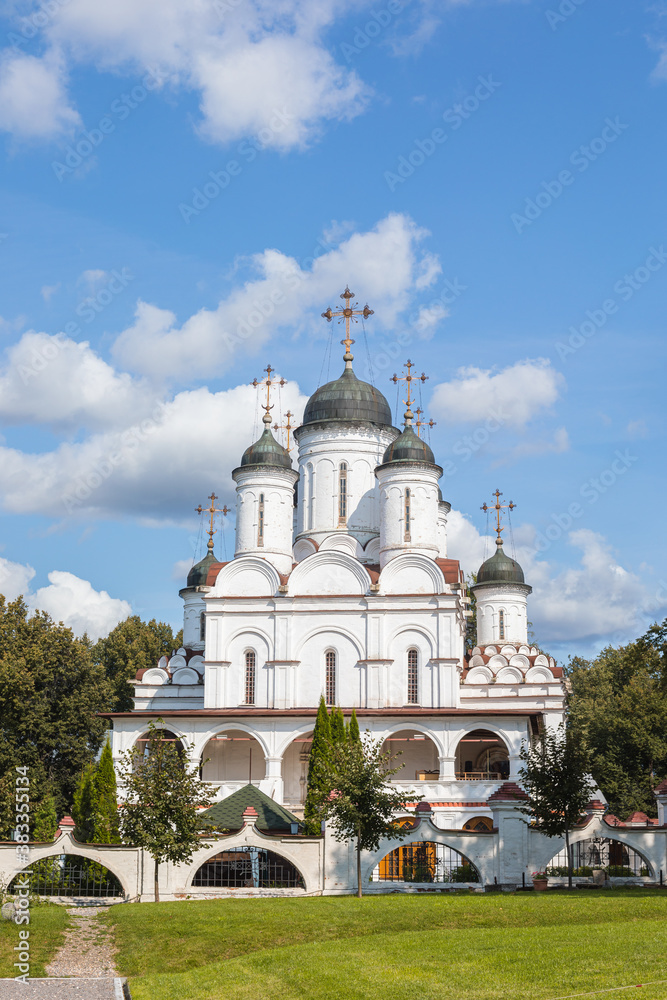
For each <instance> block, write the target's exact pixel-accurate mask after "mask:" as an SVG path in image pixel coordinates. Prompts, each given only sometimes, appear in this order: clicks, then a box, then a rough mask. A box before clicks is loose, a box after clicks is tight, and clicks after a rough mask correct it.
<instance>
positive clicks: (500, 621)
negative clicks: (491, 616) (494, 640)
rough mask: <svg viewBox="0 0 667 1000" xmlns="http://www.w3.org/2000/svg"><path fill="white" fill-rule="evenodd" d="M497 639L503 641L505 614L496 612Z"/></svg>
mask: <svg viewBox="0 0 667 1000" xmlns="http://www.w3.org/2000/svg"><path fill="white" fill-rule="evenodd" d="M498 638H499V639H504V638H505V612H504V611H499V612H498Z"/></svg>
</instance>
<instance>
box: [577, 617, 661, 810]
mask: <svg viewBox="0 0 667 1000" xmlns="http://www.w3.org/2000/svg"><path fill="white" fill-rule="evenodd" d="M663 631H664V623H663V626H657V625H656V626H653V630H649V632H648V633H647V636H644V637H643V638H642V639H639V640H638V641H637V642H633V643H629V644H628V645H627V646H622V647H620V648H618V649H615V648H613V647H611V646H610V647H607V648H606V649H604V650H603V651H602V652H601V653H600V655H599V656H598V657H597V658H596V659H595V660H593V661H587V660H583V659H581V658H579V657H576V658H574V659H573V660H571V661H570V663H569V664H568V667H567V674H568V681H569V687H570V694H569V698H568V708H569V716H570V722H571V725H572V726H573V728H575V729H576V730H577V731H578V732H580V733H582V734H585V735H586V739H587V743H588V746H589V748H590V751H591V773H592V775H593V777H594V778H595V780H596V782H597V783H598V785H599V786H600V788H601V790H602V792H603V794H604V795H605V797H606V799H607V801H608V802H609V807H610V809H611V811H612V812H613V813H615V814H616V815H618V816H620V817H621V818H622V819H625V818H626V817H627V816H628V815H629V814H630V813H631V812H634V811H635V810H639V811H642V812H645V813H647V814H648V815H649V816H655V815H656V803H655V799H654V797H653V789H654V788H655V787H656V785H658V784H659V783H660V782H661V781H662V780H663V779H664V778H665V777H667V684H666V683H665V661H664V653H663V651H662V649H661V646H662V633H663Z"/></svg>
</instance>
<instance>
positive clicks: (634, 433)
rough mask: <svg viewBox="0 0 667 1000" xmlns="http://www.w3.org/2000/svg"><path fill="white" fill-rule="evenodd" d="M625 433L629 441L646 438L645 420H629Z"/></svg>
mask: <svg viewBox="0 0 667 1000" xmlns="http://www.w3.org/2000/svg"><path fill="white" fill-rule="evenodd" d="M625 433H626V434H627V436H628V437H629V438H630V439H631V440H633V441H634V440H636V439H637V438H645V437H648V427H647V426H646V421H645V420H631V421H630V423H629V424H628V426H627V427H626V428H625Z"/></svg>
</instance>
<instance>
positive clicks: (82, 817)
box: [72, 763, 95, 844]
mask: <svg viewBox="0 0 667 1000" xmlns="http://www.w3.org/2000/svg"><path fill="white" fill-rule="evenodd" d="M94 782H95V765H94V764H92V763H90V764H86V766H85V767H84V769H83V771H82V772H81V774H80V776H79V781H78V784H77V786H76V790H75V792H74V801H73V803H72V819H73V820H74V822H75V824H76V826H75V827H74V837H75V838H76V840H78V841H79V843H80V844H89V843H90V842H91V841H92V839H93V834H94V831H95V815H94Z"/></svg>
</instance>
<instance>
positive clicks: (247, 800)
mask: <svg viewBox="0 0 667 1000" xmlns="http://www.w3.org/2000/svg"><path fill="white" fill-rule="evenodd" d="M248 806H252V807H253V809H256V810H257V814H258V817H259V818H258V820H257V829H258V830H267V831H271V832H280V831H282V832H283V833H290V828H291V826H292V824H293V823H300V820H299V819H297V817H296V816H295V815H294V814H293V813H291V812H290V811H289V809H285V808H284V807H283V806H279V805H278V803H277V802H274V801H273V799H270V798H269V796H268V795H265V794H264V792H260V790H259V788H255V786H254V785H244V787H243V788H239V790H238V791H237V792H232V794H231V795H228V796H227V798H226V799H222V801H221V802H216V803H215V805H214V806H211V807H210V809H204V810H203V812H201V813H200V814H199V815H200V817H201V819H202V820H203V821H204V822H208V823H213V824H214V825H215V826H218V827H221V828H222V829H224V830H240V829H241V827H242V826H243V813H244V812H245V810H246V809H247V808H248Z"/></svg>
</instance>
